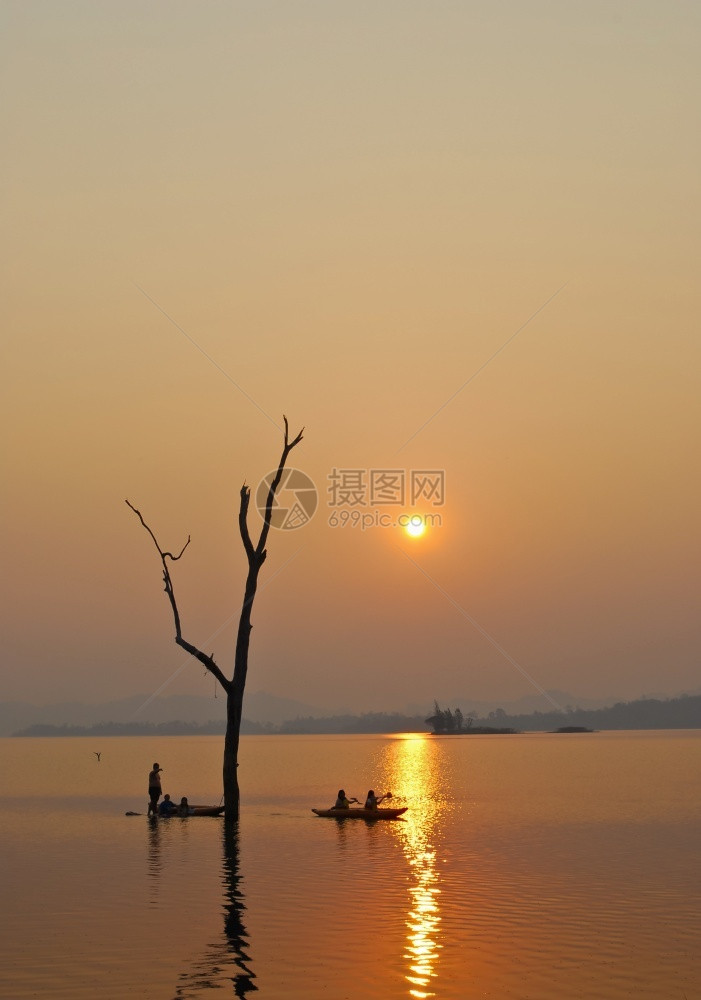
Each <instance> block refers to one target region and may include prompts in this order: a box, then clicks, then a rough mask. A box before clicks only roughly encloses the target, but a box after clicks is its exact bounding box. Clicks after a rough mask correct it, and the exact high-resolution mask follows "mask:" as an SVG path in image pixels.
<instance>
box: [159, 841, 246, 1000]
mask: <svg viewBox="0 0 701 1000" xmlns="http://www.w3.org/2000/svg"><path fill="white" fill-rule="evenodd" d="M222 826H223V834H222V840H223V843H222V887H223V890H224V898H223V904H224V935H223V938H222V939H220V940H219V941H215V942H213V943H212V944H211V945H209V947H208V948H207V950H206V952H205V954H204V955H203V956H202V959H201V960H200V961H199V962H197V963H196V965H195V966H193V968H191V969H190V970H189V971H188V972H184V973H182V974H181V976H180V983H179V984H178V987H177V990H176V993H175V996H176V997H178V998H183V1000H185V998H188V997H196V996H197V995H198V994H199V993H200V991H202V990H208V989H217V988H220V987H221V985H222V981H223V980H224V979H228V978H230V979H231V981H232V983H233V986H234V995H235V996H237V997H245V996H246V995H247V994H249V993H253V992H255V991H257V989H258V987H257V986H256V984H255V982H254V980H255V978H256V975H255V972H253V970H252V969H251V965H250V963H251V960H250V957H249V955H248V945H249V941H248V932H247V931H246V927H245V925H244V922H243V913H244V911H245V909H246V904H245V903H244V895H243V892H242V891H241V881H242V878H241V875H240V874H239V831H238V826H237V825H233V826H229V825H228V824H226V823H224V824H222ZM232 966H233V969H232V968H231V967H232Z"/></svg>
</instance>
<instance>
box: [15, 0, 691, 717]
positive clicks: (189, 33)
mask: <svg viewBox="0 0 701 1000" xmlns="http://www.w3.org/2000/svg"><path fill="white" fill-rule="evenodd" d="M3 17H4V21H5V24H4V31H3V35H4V41H3V48H4V51H3V60H2V61H3V66H4V70H3V74H4V80H3V83H4V88H3V89H4V93H5V98H6V99H5V104H4V107H3V110H2V134H3V136H4V140H5V143H4V144H5V150H4V153H5V155H4V183H3V190H4V215H5V225H4V227H3V228H4V231H5V238H4V265H5V266H4V268H3V272H4V279H3V280H4V285H5V288H4V292H5V295H4V298H5V302H6V315H7V322H6V333H5V336H4V338H3V342H4V348H3V358H4V362H3V367H4V372H5V379H4V383H5V385H4V389H5V391H4V393H3V421H2V424H3V433H2V438H3V453H4V458H3V465H4V469H5V473H4V477H3V478H4V488H3V506H4V517H3V539H2V553H3V566H4V572H3V578H4V583H3V586H4V596H3V601H2V607H3V612H4V615H3V617H4V625H3V654H2V675H3V681H2V694H1V695H0V697H1V698H2V700H5V701H7V700H15V699H18V700H26V701H34V702H37V703H45V702H52V701H65V700H73V699H75V700H81V701H86V702H93V701H102V700H107V699H112V698H121V697H126V696H129V695H132V694H135V693H141V692H144V693H146V694H148V693H151V692H153V691H155V690H156V689H158V688H159V687H160V686H161V685H163V684H164V683H165V682H166V681H167V680H168V679H169V678H170V677H172V675H174V674H175V673H176V672H177V676H176V677H174V679H173V680H172V682H171V683H170V684H169V685H168V686H167V687H166V688H165V689H164V693H169V694H182V693H188V694H199V695H205V696H211V695H213V690H214V688H213V683H214V682H213V680H212V679H211V678H210V677H205V676H203V673H202V669H201V668H200V666H199V665H197V664H195V663H194V661H190V662H188V661H187V657H186V656H185V654H183V653H182V651H181V650H179V649H178V648H177V647H176V646H175V644H174V643H173V641H172V637H173V625H172V619H171V618H170V612H169V608H168V604H167V601H166V598H165V596H164V594H163V592H162V584H161V579H160V567H159V561H158V557H157V554H156V552H155V550H154V549H153V547H152V545H151V543H150V540H149V539H148V537H147V536H146V534H145V533H144V531H143V529H142V528H141V527H140V525H139V524H138V522H137V520H136V519H135V517H134V515H133V514H132V513H131V511H129V509H128V508H127V507H126V506H125V504H124V499H125V498H127V497H128V498H129V500H130V501H131V502H132V503H134V504H135V505H136V506H137V507H139V509H140V510H141V511H142V513H143V514H144V516H145V517H146V519H147V520H148V521H149V523H150V524H151V526H152V527H153V528H154V530H155V531H156V532H157V534H158V536H159V538H160V540H161V542H162V544H163V546H164V547H165V548H169V549H173V550H175V549H179V548H180V547H181V546H182V544H183V543H184V542H185V540H186V538H187V536H188V534H190V535H191V536H192V543H191V545H190V547H189V549H188V551H187V553H186V555H185V556H184V557H183V559H182V561H181V562H180V563H178V565H177V567H176V569H175V571H174V581H175V586H176V594H177V597H178V600H179V604H180V608H181V613H182V616H183V630H184V634H185V636H186V638H188V639H189V640H190V641H191V642H194V643H195V644H198V645H201V646H203V647H205V650H206V651H207V652H212V651H213V652H214V654H215V656H216V658H217V660H218V662H219V663H220V664H221V666H222V668H223V669H225V671H229V670H230V668H231V664H232V662H233V642H234V633H235V624H236V619H237V616H238V611H239V608H240V602H241V596H242V591H243V581H244V575H245V558H244V554H243V551H242V547H241V543H240V540H239V538H238V534H237V526H236V517H237V510H238V492H239V489H240V486H241V484H242V482H243V481H244V479H245V481H246V482H247V483H249V484H251V485H252V487H253V488H254V489H255V486H256V485H257V483H258V482H259V481H260V479H261V478H262V477H263V476H264V475H265V474H266V473H268V472H269V471H270V470H271V469H272V468H274V466H275V465H276V463H277V460H278V458H279V454H280V449H281V444H282V436H281V432H280V429H279V428H280V426H281V424H282V414H283V413H285V414H287V416H288V418H289V421H290V427H291V430H292V431H293V432H294V433H296V431H297V430H299V429H300V428H301V427H302V426H303V425H304V426H305V428H306V430H305V436H304V440H303V441H302V443H301V444H300V445H299V447H298V448H297V449H295V451H294V453H293V459H292V464H293V465H294V466H295V467H296V468H298V469H300V470H301V471H303V472H304V473H306V475H307V476H309V477H310V478H311V480H312V481H313V482H314V483H315V484H316V487H317V490H318V494H319V504H318V509H317V511H316V513H315V515H314V517H313V519H312V520H311V522H310V523H309V524H307V525H305V526H303V527H301V528H299V529H296V530H275V531H272V532H271V537H270V540H269V556H268V561H267V563H266V565H265V567H264V569H263V571H262V574H261V586H262V589H261V591H260V592H259V596H258V598H257V601H256V605H255V608H254V613H253V622H254V631H253V637H252V647H251V661H250V670H249V681H248V685H249V690H251V691H257V690H265V691H268V692H270V693H272V694H276V695H279V696H281V697H290V698H296V699H299V700H302V701H305V702H309V703H311V704H314V705H319V706H320V707H326V708H334V709H335V708H347V709H349V710H353V711H376V710H384V709H394V708H397V709H401V708H403V707H404V706H405V705H407V704H409V703H417V704H423V703H425V704H426V707H427V708H429V707H430V706H431V704H432V702H433V699H434V698H438V699H439V700H441V699H443V700H448V701H459V702H460V703H461V705H462V707H463V708H469V702H470V700H471V699H476V700H500V699H503V700H504V701H512V700H515V699H518V698H521V697H523V696H525V695H531V694H534V693H537V692H538V691H539V690H540V689H544V690H550V689H558V690H564V691H567V692H571V693H572V694H573V695H578V696H582V697H595V696H613V697H624V698H634V697H639V696H640V695H642V694H644V693H648V694H650V693H667V694H676V693H678V692H681V691H684V690H687V691H692V690H695V691H697V692H698V690H699V686H700V684H701V682H700V681H699V663H698V650H699V637H700V636H699V620H700V616H699V586H698V574H699V559H700V556H701V552H700V551H699V550H700V545H699V510H700V509H701V496H700V493H701V490H700V489H699V486H700V481H699V480H700V476H699V457H698V456H699V445H698V430H699V426H701V412H700V411H701V405H700V400H701V393H700V392H699V388H700V387H699V372H700V371H701V343H700V340H699V327H698V315H699V280H698V260H699V256H698V233H699V200H700V199H699V175H700V167H701V164H700V156H699V153H700V149H699V147H700V145H701V139H700V133H699V129H698V106H699V96H700V90H701V88H700V87H699V78H700V75H701V74H700V72H699V61H698V50H697V44H698V38H699V30H700V29H701V23H700V22H701V9H700V8H699V6H698V5H697V4H692V3H690V2H674V0H672V2H667V3H661V2H646V0H642V2H639V3H635V4H632V3H610V2H606V3H603V2H592V3H555V2H548V3H546V2H532V3H531V2H524V3H516V2H514V0H511V2H486V0H478V2H474V3H473V2H461V3H456V2H441V0H432V2H430V3H429V2H418V0H401V2H399V0H388V2H374V3H368V2H356V3H338V2H336V0H323V2H322V0H316V2H312V0H300V2H297V0H285V2H282V0H268V2H265V0H255V2H254V0H250V2H238V0H227V2H208V3H205V4H198V3H194V2H191V3H184V2H173V0H169V2H167V3H166V2H151V3H148V4H145V3H136V2H119V3H116V2H89V3H88V2H75V0H67V2H64V3H60V4H57V3H53V2H32V0H30V2H25V0H22V2H19V0H14V2H13V0H10V2H8V3H6V4H5V5H4V15H3ZM333 470H341V471H344V470H345V471H347V470H367V476H368V477H369V475H370V470H375V472H377V471H382V470H393V471H394V473H395V474H397V473H399V472H403V473H404V475H405V478H406V481H407V483H408V482H409V480H410V477H411V473H412V472H416V471H421V470H430V471H434V472H437V471H442V472H443V473H444V485H445V492H444V503H443V504H442V505H440V506H435V507H433V506H431V505H430V503H427V502H424V503H422V504H419V507H418V508H417V510H418V511H419V513H420V514H422V515H423V514H426V513H432V514H433V515H435V514H440V517H441V519H442V524H440V525H438V524H434V525H433V526H431V527H429V529H428V530H427V531H426V532H425V534H424V535H423V536H421V537H420V538H410V537H408V536H407V535H406V534H405V533H404V532H403V531H402V530H401V529H400V528H399V527H379V526H373V527H369V528H367V529H366V530H363V529H362V528H361V527H360V526H354V525H353V524H352V523H351V524H347V525H346V526H345V527H341V526H337V527H332V526H331V525H330V523H329V519H330V518H331V516H332V515H333V514H334V512H335V513H337V514H338V513H339V508H333V507H331V506H329V502H330V501H331V500H332V499H333V497H332V495H331V494H330V493H329V492H328V491H329V486H330V480H329V476H330V475H331V474H332V473H333ZM365 500H366V503H365V506H363V505H362V504H359V505H358V506H356V507H355V508H354V509H355V510H358V511H364V512H365V513H371V512H374V511H379V512H380V513H385V514H389V515H390V516H391V518H393V519H394V518H396V517H398V516H399V515H400V514H401V513H404V512H407V511H408V512H409V513H411V512H412V511H411V507H410V504H408V503H407V504H405V505H404V506H386V507H378V506H377V505H376V504H372V503H370V502H369V497H368V496H366V497H365ZM348 512H350V508H349V509H348ZM414 512H416V511H414ZM259 524H260V521H259V518H258V515H257V513H256V512H255V511H254V510H252V511H251V526H252V528H255V529H256V530H257V528H258V526H259ZM225 623H228V624H225ZM222 626H225V627H224V628H222ZM184 664H187V665H186V666H184V669H182V670H181V669H180V668H181V667H183V665H184ZM542 707H543V709H547V708H548V707H549V705H548V702H547V701H546V699H545V698H543V703H542Z"/></svg>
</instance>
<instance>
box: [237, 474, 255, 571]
mask: <svg viewBox="0 0 701 1000" xmlns="http://www.w3.org/2000/svg"><path fill="white" fill-rule="evenodd" d="M250 499H251V491H250V489H249V488H248V486H246V484H245V483H244V484H243V486H242V487H241V503H240V505H239V531H240V533H241V541H242V542H243V547H244V549H245V550H246V555H247V556H248V561H249V563H250V561H251V560H252V559H253V555H254V550H253V542H252V541H251V536H250V534H249V532H248V520H247V519H248V503H249V501H250Z"/></svg>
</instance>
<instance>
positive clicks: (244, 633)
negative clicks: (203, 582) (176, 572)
mask: <svg viewBox="0 0 701 1000" xmlns="http://www.w3.org/2000/svg"><path fill="white" fill-rule="evenodd" d="M283 420H284V421H285V438H284V446H283V449H282V455H281V456H280V461H279V463H278V467H277V471H276V473H275V475H274V476H273V479H272V482H271V483H270V486H269V488H268V495H267V498H266V503H265V513H264V516H263V527H262V529H261V532H260V536H259V538H258V541H257V543H256V544H255V545H254V544H253V541H252V539H251V535H250V532H249V530H248V505H249V502H250V499H251V491H250V488H249V487H248V486H247V485H246V484H245V483H244V484H243V486H242V487H241V492H240V503H239V519H238V520H239V532H240V534H241V541H242V542H243V547H244V550H245V552H246V558H247V560H248V573H247V575H246V586H245V589H244V595H243V605H242V608H241V616H240V618H239V627H238V633H237V636H236V652H235V656H234V673H233V676H232V677H231V678H228V677H227V676H226V675H225V674H224V673H223V672H222V670H221V669H220V668H219V666H218V665H217V664H216V663H215V661H214V655H213V654H212V655H208V654H207V653H204V652H203V651H202V650H200V649H198V648H197V646H193V644H192V643H190V642H188V641H187V640H186V639H184V638H183V634H182V628H181V622H180V612H179V611H178V606H177V603H176V601H175V592H174V590H173V581H172V578H171V575H170V569H169V562H177V561H178V560H179V559H180V558H181V557H182V555H183V553H184V552H185V549H186V548H187V547H188V545H189V544H190V536H189V535H188V539H187V541H186V542H185V544H184V545H183V547H182V549H181V550H180V552H179V553H178V554H177V555H174V554H173V553H172V552H168V551H166V550H164V549H162V548H161V546H160V544H159V542H158V540H157V539H156V536H155V534H154V533H153V531H152V530H151V528H150V527H149V526H148V524H147V523H146V521H145V520H144V518H143V517H142V515H141V512H140V511H138V510H137V509H136V507H134V505H133V504H131V503H130V502H129V501H128V500H126V501H125V503H126V504H127V506H128V507H130V508H131V510H133V511H134V513H135V514H136V516H137V517H138V518H139V520H140V521H141V524H142V525H143V526H144V528H145V529H146V531H148V533H149V535H150V536H151V538H152V540H153V544H154V545H155V546H156V548H157V550H158V554H159V555H160V557H161V565H162V568H163V583H164V589H165V592H166V595H167V597H168V600H169V602H170V606H171V610H172V612H173V621H174V623H175V641H176V643H177V644H178V646H181V647H182V648H183V649H184V650H186V651H187V652H188V653H190V655H191V656H194V657H195V659H197V660H199V661H200V663H202V664H203V665H204V667H205V668H206V669H207V670H208V671H209V672H210V673H211V674H213V675H214V676H215V677H216V679H217V680H218V681H219V683H220V684H221V686H222V687H223V688H224V690H225V691H226V735H225V737H224V762H223V768H222V772H223V780H224V806H225V812H224V815H225V820H226V822H227V823H232V822H236V821H237V820H238V818H239V810H240V798H241V797H240V792H239V781H238V752H239V738H240V732H241V718H242V712H243V694H244V690H245V687H246V677H247V674H248V649H249V641H250V635H251V629H252V627H253V626H252V625H251V609H252V607H253V600H254V598H255V596H256V590H257V588H258V574H259V573H260V570H261V567H262V565H263V563H264V562H265V559H266V556H267V554H268V552H267V549H266V543H267V541H268V534H269V532H270V523H271V520H272V514H273V506H274V504H275V494H276V493H277V489H278V486H279V485H280V479H281V478H282V473H283V470H284V468H285V464H286V462H287V459H288V456H289V454H290V452H291V451H292V449H293V448H294V447H295V446H296V445H298V444H299V442H300V441H301V440H302V434H303V432H304V428H302V430H301V431H300V432H299V434H298V435H297V437H295V438H294V439H293V440H292V441H290V439H289V428H288V424H287V417H285V416H283Z"/></svg>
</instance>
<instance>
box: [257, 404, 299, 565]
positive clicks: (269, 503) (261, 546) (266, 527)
mask: <svg viewBox="0 0 701 1000" xmlns="http://www.w3.org/2000/svg"><path fill="white" fill-rule="evenodd" d="M282 419H283V420H284V421H285V446H284V448H283V449H282V455H281V456H280V461H279V463H278V467H277V472H276V473H275V475H274V477H273V481H272V482H271V484H270V487H269V489H268V496H267V498H266V501H265V517H264V519H263V521H264V523H263V529H262V531H261V533H260V538H259V539H258V544H257V545H256V554H257V555H258V556H260V555H261V554H262V553H263V552H264V550H265V543H266V542H267V540H268V532H269V531H270V522H271V520H272V517H273V503H274V502H275V494H276V493H277V488H278V486H279V485H280V480H281V479H282V473H283V470H284V468H285V463H286V462H287V457H288V455H289V454H290V452H291V451H292V449H293V448H294V447H296V446H297V445H298V444H299V442H300V441H301V440H302V434H303V433H304V428H302V430H301V431H300V432H299V434H298V435H297V437H296V438H295V439H294V441H292V442H290V440H289V433H288V423H287V417H286V416H285V415H284V414H283V417H282Z"/></svg>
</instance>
